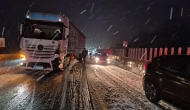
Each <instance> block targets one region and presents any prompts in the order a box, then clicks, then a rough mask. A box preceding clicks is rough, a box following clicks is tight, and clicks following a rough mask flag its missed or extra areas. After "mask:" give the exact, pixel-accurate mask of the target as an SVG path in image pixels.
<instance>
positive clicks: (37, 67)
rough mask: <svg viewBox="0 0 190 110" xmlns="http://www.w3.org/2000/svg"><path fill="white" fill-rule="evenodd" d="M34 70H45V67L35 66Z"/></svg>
mask: <svg viewBox="0 0 190 110" xmlns="http://www.w3.org/2000/svg"><path fill="white" fill-rule="evenodd" d="M34 69H35V70H41V69H44V67H43V66H34Z"/></svg>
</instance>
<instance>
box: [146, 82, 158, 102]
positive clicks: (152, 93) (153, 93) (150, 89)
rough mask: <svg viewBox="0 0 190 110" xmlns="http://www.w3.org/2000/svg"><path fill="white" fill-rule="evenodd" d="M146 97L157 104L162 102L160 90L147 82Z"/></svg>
mask: <svg viewBox="0 0 190 110" xmlns="http://www.w3.org/2000/svg"><path fill="white" fill-rule="evenodd" d="M144 90H145V96H146V98H147V99H148V100H149V101H150V102H152V103H157V102H159V101H160V89H159V88H158V87H157V86H156V85H155V84H153V83H151V82H145V88H144Z"/></svg>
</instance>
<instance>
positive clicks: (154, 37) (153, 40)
mask: <svg viewBox="0 0 190 110" xmlns="http://www.w3.org/2000/svg"><path fill="white" fill-rule="evenodd" d="M155 39H156V35H155V37H154V38H153V39H152V41H151V44H152V43H153V42H154V40H155Z"/></svg>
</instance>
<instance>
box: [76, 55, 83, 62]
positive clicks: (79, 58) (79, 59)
mask: <svg viewBox="0 0 190 110" xmlns="http://www.w3.org/2000/svg"><path fill="white" fill-rule="evenodd" d="M77 60H78V61H79V62H80V63H83V62H82V53H79V56H78V59H77Z"/></svg>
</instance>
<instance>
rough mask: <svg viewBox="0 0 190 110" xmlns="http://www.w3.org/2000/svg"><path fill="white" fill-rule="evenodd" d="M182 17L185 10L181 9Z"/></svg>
mask: <svg viewBox="0 0 190 110" xmlns="http://www.w3.org/2000/svg"><path fill="white" fill-rule="evenodd" d="M181 16H183V8H181Z"/></svg>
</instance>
